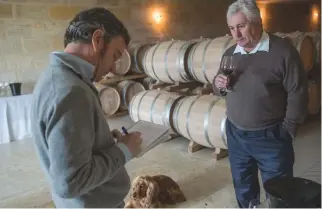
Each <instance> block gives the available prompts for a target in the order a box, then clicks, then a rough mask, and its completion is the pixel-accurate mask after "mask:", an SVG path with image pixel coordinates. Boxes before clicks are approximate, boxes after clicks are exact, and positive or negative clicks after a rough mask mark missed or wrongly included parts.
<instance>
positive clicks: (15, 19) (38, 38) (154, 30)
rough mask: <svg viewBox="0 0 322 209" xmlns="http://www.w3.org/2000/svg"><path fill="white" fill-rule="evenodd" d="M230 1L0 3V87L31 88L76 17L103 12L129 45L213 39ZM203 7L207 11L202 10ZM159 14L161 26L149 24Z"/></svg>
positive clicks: (17, 0)
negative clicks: (117, 23)
mask: <svg viewBox="0 0 322 209" xmlns="http://www.w3.org/2000/svg"><path fill="white" fill-rule="evenodd" d="M231 2H232V1H231V0H216V1H213V0H202V1H200V0H189V1H185V0H159V1H155V0H0V82H12V81H17V80H18V81H20V82H33V81H36V80H37V78H38V76H39V75H40V73H41V71H42V70H43V69H44V68H45V66H46V65H47V62H48V57H49V54H50V52H52V51H53V50H62V49H63V34H64V32H65V28H66V26H67V25H68V22H69V20H70V19H71V18H72V17H73V16H74V15H75V14H76V13H78V12H79V11H81V10H83V9H85V8H90V7H94V6H104V7H105V8H108V9H110V10H111V11H112V12H114V13H115V14H116V15H117V16H118V17H119V18H120V19H121V20H122V21H123V22H124V23H125V25H126V26H127V27H128V29H129V32H130V35H131V37H132V40H133V41H134V42H148V43H151V42H154V41H157V40H160V39H162V40H164V39H171V38H174V39H187V40H188V39H191V38H199V37H200V36H203V37H216V36H221V35H225V34H226V33H228V28H227V26H226V22H225V12H226V9H227V7H228V5H229V4H230V3H231ZM206 4H208V6H207V5H206ZM154 9H159V10H162V11H161V12H162V15H163V17H162V18H164V23H163V24H160V25H157V24H155V22H154V21H153V19H152V18H151V16H152V11H153V10H154Z"/></svg>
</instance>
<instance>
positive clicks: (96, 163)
mask: <svg viewBox="0 0 322 209" xmlns="http://www.w3.org/2000/svg"><path fill="white" fill-rule="evenodd" d="M129 41H130V37H129V35H128V32H127V30H126V29H125V27H124V26H123V24H122V23H121V22H120V21H119V20H118V19H117V18H116V17H115V16H114V15H113V14H112V13H111V12H109V11H108V10H106V9H104V8H92V9H89V10H85V11H83V12H81V13H79V14H78V15H76V17H75V18H74V19H73V20H72V21H71V22H70V24H69V26H68V28H67V30H66V33H65V40H64V45H65V50H64V52H54V53H52V54H51V55H50V63H49V66H48V67H47V69H45V71H44V72H43V74H42V75H41V77H40V78H39V80H38V82H37V84H36V87H35V90H34V101H33V102H34V103H33V110H32V128H33V133H34V139H35V144H36V150H37V153H38V156H39V159H40V162H41V165H42V168H43V170H44V172H45V176H46V178H47V180H48V182H49V185H50V188H51V193H52V198H53V201H54V203H55V205H56V207H58V208H71V207H72V208H85V207H86V208H88V207H89V208H96V207H99V208H115V207H123V206H124V202H123V200H124V198H125V196H126V195H127V193H128V191H129V188H130V180H129V176H128V174H127V171H126V170H125V168H124V165H125V164H126V162H128V161H129V160H130V159H131V158H133V157H135V156H136V155H137V154H138V152H139V151H140V144H141V138H140V133H129V134H128V135H126V136H123V137H122V138H121V139H119V140H118V141H117V142H116V141H115V140H114V138H113V137H112V134H111V132H110V129H109V126H108V124H107V122H106V119H105V117H104V113H103V111H102V109H101V104H100V100H99V97H98V92H97V90H96V88H95V87H94V86H93V84H92V83H93V81H98V80H100V79H101V78H102V76H103V75H105V74H106V73H108V72H109V69H111V67H112V65H114V63H115V62H116V61H117V60H118V59H119V58H120V57H121V56H122V53H123V51H124V49H125V48H126V46H127V45H128V44H129Z"/></svg>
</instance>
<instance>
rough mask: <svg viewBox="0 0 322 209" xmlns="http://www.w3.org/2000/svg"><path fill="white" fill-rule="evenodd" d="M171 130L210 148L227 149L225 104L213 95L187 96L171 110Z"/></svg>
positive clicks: (221, 99)
mask: <svg viewBox="0 0 322 209" xmlns="http://www.w3.org/2000/svg"><path fill="white" fill-rule="evenodd" d="M172 119H173V128H174V130H175V131H176V132H178V133H179V134H181V135H182V136H184V137H186V138H188V139H190V140H192V141H194V142H196V143H197V144H200V145H203V146H205V147H210V148H223V149H227V139H226V132H225V122H226V104H225V100H224V99H223V98H220V97H218V96H214V95H199V96H187V97H184V98H182V99H180V101H179V102H178V104H176V106H175V108H174V110H173V117H172Z"/></svg>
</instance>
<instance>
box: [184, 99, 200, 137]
mask: <svg viewBox="0 0 322 209" xmlns="http://www.w3.org/2000/svg"><path fill="white" fill-rule="evenodd" d="M201 96H202V95H199V96H197V97H196V98H195V100H194V101H193V102H191V104H190V106H189V109H188V112H187V117H186V131H187V133H188V136H189V138H190V139H191V140H193V139H192V137H191V133H190V130H189V118H190V113H191V109H192V106H193V105H194V104H195V103H196V101H197V100H198V99H199V98H200V97H201Z"/></svg>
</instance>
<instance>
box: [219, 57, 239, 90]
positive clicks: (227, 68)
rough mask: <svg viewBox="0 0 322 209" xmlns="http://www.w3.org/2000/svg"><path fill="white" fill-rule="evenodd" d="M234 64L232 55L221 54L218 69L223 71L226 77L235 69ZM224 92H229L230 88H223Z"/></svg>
mask: <svg viewBox="0 0 322 209" xmlns="http://www.w3.org/2000/svg"><path fill="white" fill-rule="evenodd" d="M235 69H236V64H235V59H234V56H223V57H222V60H221V63H220V70H221V71H222V72H223V74H224V75H225V76H227V77H230V76H231V74H232V73H233V72H234V71H235ZM222 90H224V91H225V92H231V91H232V89H231V87H230V86H227V87H226V88H223V89H222Z"/></svg>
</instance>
